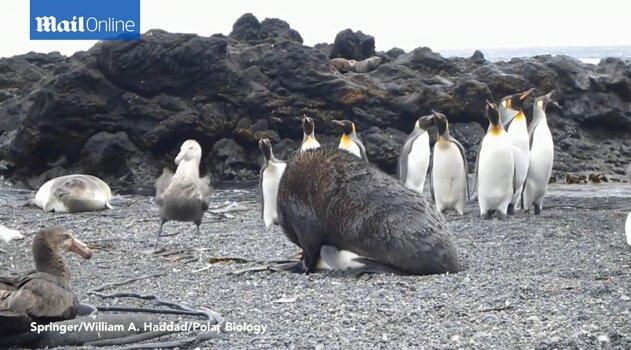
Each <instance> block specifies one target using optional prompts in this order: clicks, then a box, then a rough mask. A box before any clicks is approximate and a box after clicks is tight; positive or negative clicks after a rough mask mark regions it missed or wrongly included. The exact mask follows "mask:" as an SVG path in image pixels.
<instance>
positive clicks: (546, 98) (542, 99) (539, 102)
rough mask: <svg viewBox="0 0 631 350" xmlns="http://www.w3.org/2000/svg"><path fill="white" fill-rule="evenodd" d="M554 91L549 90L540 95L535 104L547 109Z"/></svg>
mask: <svg viewBox="0 0 631 350" xmlns="http://www.w3.org/2000/svg"><path fill="white" fill-rule="evenodd" d="M553 93H554V90H552V91H550V92H548V93H547V94H545V95H543V96H539V97H537V98H536V99H535V106H537V107H539V108H541V109H543V110H544V111H545V109H546V107H547V106H548V102H550V98H551V97H552V94H553Z"/></svg>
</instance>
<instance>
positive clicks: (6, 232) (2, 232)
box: [0, 225, 24, 243]
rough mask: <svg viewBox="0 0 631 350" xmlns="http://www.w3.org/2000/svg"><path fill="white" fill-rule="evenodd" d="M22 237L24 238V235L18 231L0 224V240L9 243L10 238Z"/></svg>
mask: <svg viewBox="0 0 631 350" xmlns="http://www.w3.org/2000/svg"><path fill="white" fill-rule="evenodd" d="M22 238H24V236H23V235H22V234H21V233H20V231H17V230H12V229H10V228H7V227H4V226H2V225H0V241H2V242H4V243H9V241H11V240H14V239H22Z"/></svg>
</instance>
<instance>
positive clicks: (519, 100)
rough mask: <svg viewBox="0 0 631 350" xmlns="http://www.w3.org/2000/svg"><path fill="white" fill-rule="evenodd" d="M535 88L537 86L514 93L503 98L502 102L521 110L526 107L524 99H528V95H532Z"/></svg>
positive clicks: (507, 106) (506, 106)
mask: <svg viewBox="0 0 631 350" xmlns="http://www.w3.org/2000/svg"><path fill="white" fill-rule="evenodd" d="M534 90H535V88H532V89H530V90H527V91H524V92H520V93H517V94H514V95H509V96H505V97H503V98H502V99H501V101H500V103H501V104H502V107H505V108H510V109H512V110H515V111H519V110H520V109H522V108H523V107H524V101H525V100H526V98H527V97H528V95H530V94H531V93H532V92H533V91H534Z"/></svg>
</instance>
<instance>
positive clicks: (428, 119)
mask: <svg viewBox="0 0 631 350" xmlns="http://www.w3.org/2000/svg"><path fill="white" fill-rule="evenodd" d="M433 123H434V115H433V114H430V115H425V116H422V117H420V118H418V119H417V120H416V124H415V125H414V126H415V127H417V128H419V129H422V130H426V131H427V129H429V128H430V127H431V126H432V124H433Z"/></svg>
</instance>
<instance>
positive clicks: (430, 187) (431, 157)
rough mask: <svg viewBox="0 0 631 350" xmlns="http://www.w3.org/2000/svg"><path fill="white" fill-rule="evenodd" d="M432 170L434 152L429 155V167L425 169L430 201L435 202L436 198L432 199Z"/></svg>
mask: <svg viewBox="0 0 631 350" xmlns="http://www.w3.org/2000/svg"><path fill="white" fill-rule="evenodd" d="M433 168H434V152H432V153H431V154H430V155H429V165H428V166H427V169H429V193H430V194H431V195H432V200H433V201H434V202H435V201H436V198H434V176H432V173H433V172H434V171H433Z"/></svg>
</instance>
